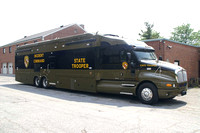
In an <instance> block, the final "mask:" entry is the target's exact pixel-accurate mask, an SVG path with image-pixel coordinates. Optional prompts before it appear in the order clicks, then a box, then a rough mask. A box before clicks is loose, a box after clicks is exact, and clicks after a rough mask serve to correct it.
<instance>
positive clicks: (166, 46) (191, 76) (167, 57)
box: [144, 39, 200, 82]
mask: <svg viewBox="0 0 200 133" xmlns="http://www.w3.org/2000/svg"><path fill="white" fill-rule="evenodd" d="M144 42H145V43H146V44H147V45H150V46H152V47H153V48H154V49H155V53H156V55H157V57H160V56H161V57H162V59H163V60H164V61H168V62H171V63H174V64H177V65H180V66H182V67H183V68H185V69H186V70H187V75H188V81H190V82H195V81H197V79H199V77H200V68H199V67H200V47H199V46H193V45H188V44H184V43H180V42H176V41H172V40H168V39H150V40H144Z"/></svg>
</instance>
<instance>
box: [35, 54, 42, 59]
mask: <svg viewBox="0 0 200 133" xmlns="http://www.w3.org/2000/svg"><path fill="white" fill-rule="evenodd" d="M42 57H44V54H35V55H34V58H42Z"/></svg>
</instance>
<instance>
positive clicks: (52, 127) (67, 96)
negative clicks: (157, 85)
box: [0, 75, 200, 133]
mask: <svg viewBox="0 0 200 133" xmlns="http://www.w3.org/2000/svg"><path fill="white" fill-rule="evenodd" d="M47 132H48V133H140V132H141V133H142V132H145V133H149V132H152V133H159V132H160V133H179V132H180V133H182V132H183V133H200V88H192V89H189V90H188V94H187V95H186V96H183V97H176V98H175V99H173V100H161V101H159V103H158V104H156V105H153V106H151V105H144V104H141V103H140V101H139V100H138V99H137V98H136V97H132V96H126V95H108V94H92V93H84V92H76V91H69V90H64V89H55V88H51V89H43V88H36V87H34V86H30V85H24V84H22V83H19V82H16V81H15V78H14V76H8V75H0V133H47Z"/></svg>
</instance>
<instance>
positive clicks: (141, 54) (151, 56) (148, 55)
mask: <svg viewBox="0 0 200 133" xmlns="http://www.w3.org/2000/svg"><path fill="white" fill-rule="evenodd" d="M134 52H135V54H136V56H137V58H138V60H140V61H141V60H157V57H156V55H155V53H154V52H150V51H134Z"/></svg>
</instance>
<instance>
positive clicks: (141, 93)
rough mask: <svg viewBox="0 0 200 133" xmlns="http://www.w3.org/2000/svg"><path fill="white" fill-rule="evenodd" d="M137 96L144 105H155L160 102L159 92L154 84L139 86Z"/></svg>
mask: <svg viewBox="0 0 200 133" xmlns="http://www.w3.org/2000/svg"><path fill="white" fill-rule="evenodd" d="M137 96H138V98H139V99H140V101H141V102H142V103H144V104H151V105H152V104H155V103H157V102H158V90H157V88H156V87H155V85H153V84H152V83H143V84H142V85H140V86H139V89H138V92H137Z"/></svg>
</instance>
